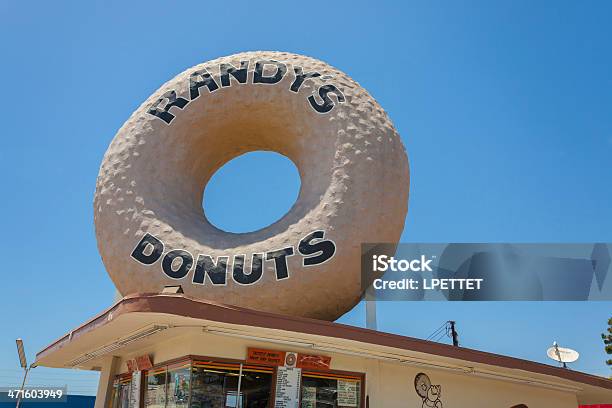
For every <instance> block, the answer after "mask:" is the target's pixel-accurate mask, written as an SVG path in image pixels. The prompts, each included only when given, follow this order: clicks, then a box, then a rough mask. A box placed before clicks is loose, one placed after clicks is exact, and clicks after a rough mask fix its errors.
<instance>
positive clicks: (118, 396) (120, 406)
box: [111, 376, 134, 408]
mask: <svg viewBox="0 0 612 408" xmlns="http://www.w3.org/2000/svg"><path fill="white" fill-rule="evenodd" d="M131 386H132V381H131V376H122V377H119V378H117V379H116V380H115V382H114V383H113V396H112V400H111V401H112V402H111V408H134V407H130V390H131Z"/></svg>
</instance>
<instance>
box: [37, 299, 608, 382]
mask: <svg viewBox="0 0 612 408" xmlns="http://www.w3.org/2000/svg"><path fill="white" fill-rule="evenodd" d="M130 313H160V314H166V315H176V316H181V317H188V318H194V319H200V320H206V321H208V322H217V323H220V324H232V325H240V326H250V327H254V328H263V329H272V330H281V331H284V332H293V333H296V334H302V335H310V336H323V337H328V338H333V339H339V340H348V341H352V342H358V343H365V344H366V345H373V346H380V347H389V348H393V349H400V350H406V351H410V352H416V353H422V354H427V355H431V356H435V357H443V358H447V359H453V360H461V361H462V362H464V363H467V365H469V364H480V365H486V366H493V367H499V368H503V369H512V370H521V371H525V372H530V373H534V374H537V375H544V376H549V377H555V378H556V379H560V380H565V381H571V382H573V383H579V384H584V385H588V386H594V387H598V388H603V389H607V390H612V380H608V379H606V378H603V377H598V376H594V375H591V374H586V373H582V372H578V371H573V370H567V369H562V368H559V367H553V366H550V365H546V364H541V363H536V362H533V361H528V360H523V359H518V358H514V357H508V356H503V355H499V354H493V353H487V352H483V351H478V350H473V349H469V348H463V347H454V346H450V345H446V344H440V343H435V342H431V341H426V340H420V339H416V338H412V337H406V336H400V335H396V334H390V333H384V332H379V331H375V330H370V329H364V328H360V327H354V326H349V325H344V324H339V323H333V322H327V321H321V320H316V319H309V318H302V317H294V316H284V315H279V314H274V313H268V312H262V311H257V310H252V309H245V308H241V307H236V306H230V305H225V304H220V303H215V302H211V301H205V300H199V299H196V298H192V297H189V296H185V295H182V294H172V295H171V294H147V293H144V294H133V295H129V296H126V297H124V298H123V299H120V300H119V301H117V302H116V303H115V304H113V305H112V306H111V307H109V308H108V309H106V310H104V311H103V312H102V313H100V314H99V315H97V316H95V317H94V318H92V319H91V320H89V321H87V322H85V323H84V324H82V325H81V326H79V327H77V328H76V329H74V330H72V331H70V332H69V333H67V334H66V335H64V336H62V337H61V338H59V339H58V340H56V341H54V342H53V343H51V344H50V345H49V346H47V347H45V348H44V349H43V350H41V351H40V352H38V353H37V354H36V362H35V364H37V363H40V365H44V360H45V359H46V358H47V357H49V356H51V355H52V354H54V353H55V352H56V351H58V350H60V349H61V348H63V347H64V346H66V345H68V344H70V343H71V342H74V341H77V339H78V338H79V337H80V336H82V335H85V334H88V333H91V332H93V331H94V330H96V329H98V328H100V327H102V326H104V325H106V324H107V323H108V322H110V321H112V320H114V319H116V318H118V317H120V316H122V315H126V314H130ZM374 358H376V357H374ZM380 358H381V359H384V357H380Z"/></svg>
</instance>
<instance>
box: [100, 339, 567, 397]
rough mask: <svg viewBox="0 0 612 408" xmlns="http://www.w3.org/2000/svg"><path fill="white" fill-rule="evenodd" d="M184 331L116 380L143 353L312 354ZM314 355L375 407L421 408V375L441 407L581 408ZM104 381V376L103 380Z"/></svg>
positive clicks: (122, 361)
mask: <svg viewBox="0 0 612 408" xmlns="http://www.w3.org/2000/svg"><path fill="white" fill-rule="evenodd" d="M183 330H184V334H182V335H181V336H179V337H174V338H172V339H170V340H167V341H165V342H159V343H157V344H155V345H153V346H150V347H147V348H142V349H139V350H138V351H136V352H133V353H130V354H126V355H122V356H119V360H118V363H117V364H116V365H114V367H117V368H116V369H115V372H114V373H113V375H116V374H119V373H122V372H127V360H129V359H132V358H135V357H136V356H137V355H142V354H150V355H151V356H152V359H153V363H154V364H160V363H163V362H165V361H169V360H172V359H175V358H180V357H183V356H185V355H190V354H191V355H199V356H207V357H213V358H214V357H216V358H221V359H223V358H225V359H236V360H244V359H245V358H246V354H247V348H248V347H258V348H268V349H274V350H283V351H297V352H303V353H309V354H313V353H314V352H313V350H312V349H301V348H299V347H294V346H290V345H284V344H276V343H270V342H263V341H257V340H250V339H241V338H236V337H228V336H224V335H214V334H209V333H203V332H202V329H201V328H192V329H190V328H184V329H183ZM316 353H317V354H325V355H328V356H331V357H332V361H331V368H332V370H343V371H352V372H359V373H365V375H366V380H365V381H366V384H365V386H366V388H365V389H366V395H369V401H370V407H371V408H395V407H397V408H400V407H401V408H411V407H415V408H421V407H422V406H423V400H422V398H421V397H419V395H417V393H416V391H415V388H414V379H415V376H416V375H417V374H418V373H421V372H423V373H426V374H427V375H428V376H429V378H430V380H431V383H432V384H434V385H441V398H440V401H441V402H442V407H443V408H510V407H513V406H515V405H519V404H525V405H526V406H527V407H529V408H553V407H554V408H576V407H577V406H578V403H577V398H576V395H575V394H574V393H573V392H570V391H568V392H565V391H558V390H554V389H549V388H544V387H542V386H539V385H527V384H520V383H515V382H509V381H507V380H498V379H489V378H479V377H476V376H473V375H470V374H463V373H457V372H451V371H447V370H443V369H431V368H423V367H415V366H411V365H407V364H400V363H396V362H388V361H382V360H376V359H372V358H364V357H358V356H349V355H345V354H338V353H323V352H316ZM110 367H111V365H106V366H105V367H103V371H104V370H107V369H109V368H110ZM104 376H105V373H104V372H103V373H102V376H101V377H104ZM100 397H103V396H101V395H98V398H100ZM103 398H104V397H103ZM104 399H105V398H104ZM364 406H365V405H364ZM426 406H427V405H426ZM433 406H435V405H433ZM96 408H100V407H96Z"/></svg>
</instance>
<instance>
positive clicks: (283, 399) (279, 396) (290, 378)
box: [274, 367, 302, 408]
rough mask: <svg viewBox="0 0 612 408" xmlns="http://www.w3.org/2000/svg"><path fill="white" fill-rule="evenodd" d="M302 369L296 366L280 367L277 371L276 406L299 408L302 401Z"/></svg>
mask: <svg viewBox="0 0 612 408" xmlns="http://www.w3.org/2000/svg"><path fill="white" fill-rule="evenodd" d="M301 374H302V370H301V369H299V368H294V367H278V370H277V373H276V395H275V396H274V407H275V408H298V407H299V406H298V404H299V403H300V377H301Z"/></svg>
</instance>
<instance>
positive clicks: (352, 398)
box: [301, 372, 361, 408]
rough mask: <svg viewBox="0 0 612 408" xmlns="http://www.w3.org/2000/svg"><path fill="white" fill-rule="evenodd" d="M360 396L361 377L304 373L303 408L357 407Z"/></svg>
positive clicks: (359, 402)
mask: <svg viewBox="0 0 612 408" xmlns="http://www.w3.org/2000/svg"><path fill="white" fill-rule="evenodd" d="M360 397H361V379H360V378H359V377H350V376H346V377H345V376H336V375H332V374H329V375H327V374H319V373H308V372H304V373H302V398H301V401H302V402H301V407H302V408H355V407H359V406H360V404H361V401H360Z"/></svg>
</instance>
